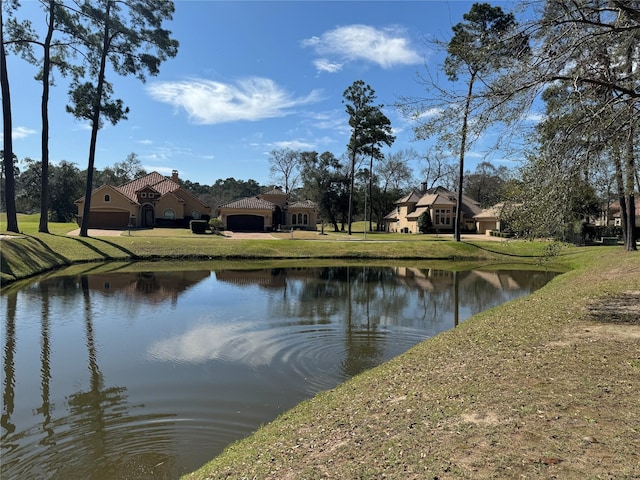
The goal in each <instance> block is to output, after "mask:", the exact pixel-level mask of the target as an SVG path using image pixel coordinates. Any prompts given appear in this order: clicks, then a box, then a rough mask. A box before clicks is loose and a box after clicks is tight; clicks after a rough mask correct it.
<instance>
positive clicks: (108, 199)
mask: <svg viewBox="0 0 640 480" xmlns="http://www.w3.org/2000/svg"><path fill="white" fill-rule="evenodd" d="M110 201H111V195H109V194H108V193H107V194H106V195H105V196H104V203H109V202H110Z"/></svg>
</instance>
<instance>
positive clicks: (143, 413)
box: [0, 266, 553, 480]
mask: <svg viewBox="0 0 640 480" xmlns="http://www.w3.org/2000/svg"><path fill="white" fill-rule="evenodd" d="M212 273H213V275H212ZM552 276H553V274H552V273H547V272H526V271H525V272H521V271H509V272H504V271H483V270H470V271H464V272H452V271H446V270H435V269H417V268H405V267H402V268H400V267H398V268H378V267H369V266H359V267H347V266H341V267H324V268H309V269H306V268H275V269H256V270H217V271H214V272H211V271H209V270H205V271H203V270H186V269H185V270H183V271H176V272H143V273H140V272H138V273H124V272H116V273H108V274H95V275H76V276H58V277H53V278H49V279H45V280H42V281H39V282H36V283H33V284H31V285H30V286H27V287H25V288H23V289H21V290H18V291H15V290H10V291H9V292H8V293H7V294H3V295H2V297H1V300H2V310H3V311H4V312H6V315H4V317H5V321H4V325H3V336H2V338H3V342H4V350H3V352H4V354H3V365H2V372H3V381H2V388H3V391H2V417H1V427H2V435H1V437H0V441H1V443H2V445H1V448H2V466H1V467H0V468H1V470H0V476H1V477H2V478H3V479H4V478H61V479H62V478H64V479H73V478H83V479H96V480H97V479H116V478H117V479H121V478H156V479H157V478H176V477H177V476H179V475H180V474H183V473H186V472H188V471H191V470H193V469H195V468H197V467H198V466H200V465H201V464H202V463H204V462H205V461H206V460H208V459H209V458H210V457H211V456H213V455H214V454H216V453H217V452H220V451H221V450H222V449H223V448H224V446H226V445H227V444H228V443H230V442H231V441H233V440H235V439H237V438H240V437H242V436H245V435H247V434H249V433H250V432H251V431H253V430H254V429H255V428H256V427H257V426H258V425H260V424H262V423H265V422H268V421H269V420H271V419H273V418H274V417H275V416H277V414H279V413H280V412H282V411H283V410H285V409H287V408H290V407H291V406H293V405H294V404H296V403H299V402H300V401H301V400H303V399H305V398H308V397H310V396H312V395H314V394H315V393H317V392H318V391H321V390H324V389H327V388H331V387H333V386H335V385H336V384H337V383H340V382H342V381H344V380H345V379H347V378H349V377H351V376H353V375H355V374H357V373H359V372H361V371H363V370H365V369H368V368H371V367H373V366H375V365H378V364H379V363H381V362H384V361H386V360H388V359H389V358H392V357H394V356H396V355H398V354H400V353H401V352H403V351H405V350H406V349H408V348H410V347H411V346H412V345H414V344H416V343H417V342H419V341H420V340H422V339H424V338H427V337H429V336H432V335H435V334H437V333H438V332H440V331H443V330H446V329H448V328H452V327H454V326H455V325H457V324H458V323H459V322H460V321H463V320H464V319H465V318H468V317H469V316H470V315H472V314H474V313H476V312H478V311H481V310H483V309H486V308H488V307H491V306H494V305H497V304H499V303H502V302H504V301H506V300H509V299H511V298H515V297H517V296H521V295H524V294H526V293H528V292H530V291H532V290H534V289H536V288H538V287H540V286H542V285H544V283H546V282H547V281H548V280H549V279H550V278H551V277H552ZM36 352H39V354H38V353H36ZM34 372H39V375H37V374H36V375H34Z"/></svg>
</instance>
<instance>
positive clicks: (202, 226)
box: [189, 220, 209, 233]
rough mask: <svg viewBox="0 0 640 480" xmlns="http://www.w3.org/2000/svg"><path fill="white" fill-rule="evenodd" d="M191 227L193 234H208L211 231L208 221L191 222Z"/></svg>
mask: <svg viewBox="0 0 640 480" xmlns="http://www.w3.org/2000/svg"><path fill="white" fill-rule="evenodd" d="M189 227H190V228H191V232H192V233H206V231H207V230H209V224H208V223H207V221H206V220H191V221H190V222H189Z"/></svg>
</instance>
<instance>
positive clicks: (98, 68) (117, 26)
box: [67, 0, 178, 237]
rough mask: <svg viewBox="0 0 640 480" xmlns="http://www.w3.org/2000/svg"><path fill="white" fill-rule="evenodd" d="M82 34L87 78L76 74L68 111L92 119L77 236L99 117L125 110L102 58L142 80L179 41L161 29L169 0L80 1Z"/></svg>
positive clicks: (83, 230)
mask: <svg viewBox="0 0 640 480" xmlns="http://www.w3.org/2000/svg"><path fill="white" fill-rule="evenodd" d="M80 12H81V14H82V19H83V24H82V27H81V28H82V39H83V42H84V44H85V47H86V49H87V56H86V63H87V67H88V73H89V75H90V78H91V79H90V80H87V81H83V79H81V78H79V77H78V78H76V79H75V80H74V82H73V83H72V87H71V90H70V97H71V99H70V100H71V105H69V106H67V110H68V111H69V112H70V113H72V114H73V115H74V116H76V117H77V118H82V119H86V120H89V121H90V123H91V140H90V143H89V160H88V167H87V182H86V190H85V202H84V210H83V213H82V224H81V226H80V236H83V237H86V236H88V229H89V216H90V213H91V191H92V190H93V174H94V164H95V154H96V143H97V138H98V130H99V129H100V127H101V126H102V118H105V119H107V120H109V121H110V122H111V123H112V124H114V125H115V124H116V123H117V122H119V121H120V120H122V119H126V115H127V113H128V111H129V109H128V108H127V107H125V106H124V103H123V101H122V100H120V99H115V100H114V99H112V95H113V87H112V85H111V83H110V82H108V81H107V79H106V78H107V63H110V64H111V67H112V69H113V72H115V73H117V74H119V75H135V76H136V78H138V79H139V80H141V81H145V80H146V76H147V75H157V74H158V72H159V67H160V64H161V63H162V62H163V61H164V60H166V59H167V58H169V57H174V56H175V55H176V54H177V52H178V42H177V41H176V40H174V39H172V38H171V36H170V34H171V32H170V31H168V30H166V29H164V28H163V26H162V24H163V22H164V21H165V20H171V19H172V18H173V12H174V5H173V2H172V1H170V0H124V1H116V0H84V1H82V3H81V4H80Z"/></svg>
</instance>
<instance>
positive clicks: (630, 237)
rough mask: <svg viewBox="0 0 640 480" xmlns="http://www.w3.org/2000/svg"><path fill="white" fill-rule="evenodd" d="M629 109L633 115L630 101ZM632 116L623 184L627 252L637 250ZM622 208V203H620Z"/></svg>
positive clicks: (625, 245) (625, 247)
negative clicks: (624, 183) (624, 181)
mask: <svg viewBox="0 0 640 480" xmlns="http://www.w3.org/2000/svg"><path fill="white" fill-rule="evenodd" d="M629 111H630V112H631V115H633V103H631V105H630V108H629ZM634 133H635V132H634V129H633V118H631V121H630V122H629V134H628V137H627V145H626V147H627V148H626V155H625V159H626V162H625V163H626V165H625V170H626V179H625V180H626V185H625V200H626V212H627V215H626V217H627V218H626V222H625V224H626V235H625V238H624V249H625V250H626V251H628V252H633V251H636V250H638V246H637V245H636V202H635V196H634V193H633V192H634V187H635V157H634V148H633V147H634V145H633V135H634ZM620 207H621V208H622V205H620Z"/></svg>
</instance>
